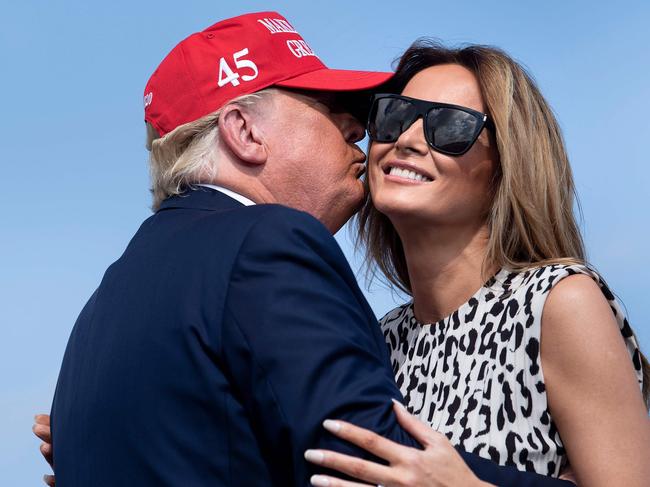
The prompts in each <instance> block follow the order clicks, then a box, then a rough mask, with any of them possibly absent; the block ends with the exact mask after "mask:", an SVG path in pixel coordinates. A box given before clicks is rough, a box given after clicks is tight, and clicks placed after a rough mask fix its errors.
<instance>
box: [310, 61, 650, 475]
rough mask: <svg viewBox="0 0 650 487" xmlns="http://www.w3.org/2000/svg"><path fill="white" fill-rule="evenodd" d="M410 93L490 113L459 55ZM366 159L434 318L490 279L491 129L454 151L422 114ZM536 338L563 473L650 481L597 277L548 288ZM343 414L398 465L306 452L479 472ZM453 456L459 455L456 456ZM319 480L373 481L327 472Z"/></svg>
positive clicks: (622, 354) (353, 464) (397, 468)
mask: <svg viewBox="0 0 650 487" xmlns="http://www.w3.org/2000/svg"><path fill="white" fill-rule="evenodd" d="M403 94H404V95H406V96H410V97H413V98H419V99H423V100H428V101H438V102H445V103H453V104H457V105H463V106H466V107H470V108H473V109H475V110H478V111H480V112H483V113H485V104H484V102H483V100H482V97H481V92H480V89H479V85H478V82H477V80H476V78H475V77H474V75H473V73H471V72H470V71H469V70H467V69H465V68H463V67H461V66H457V65H439V66H435V67H431V68H427V69H425V70H423V71H421V72H420V73H418V74H417V75H415V76H414V77H413V78H412V80H411V81H410V82H409V83H408V85H407V86H406V87H405V89H404V91H403ZM396 161H397V163H398V164H403V165H405V166H409V167H411V168H414V169H416V170H417V171H416V172H420V173H421V174H424V175H427V176H428V177H430V178H431V179H432V180H433V181H430V182H415V183H414V182H412V181H408V180H403V179H401V178H399V177H397V176H390V175H387V174H386V165H387V164H389V163H396ZM368 166H369V176H368V177H369V181H370V190H371V195H372V198H373V202H374V204H375V206H376V207H377V209H378V210H379V211H381V212H382V213H384V214H385V215H387V216H388V218H389V219H390V220H391V222H392V223H393V225H394V226H395V228H396V230H397V232H398V234H399V236H400V238H401V240H402V243H403V245H404V252H405V256H406V262H407V266H408V270H409V277H410V279H411V286H412V291H413V301H414V311H415V315H416V318H417V319H418V320H419V321H421V322H423V323H433V325H429V326H435V323H436V322H437V321H438V320H440V319H442V318H444V317H446V316H448V315H449V314H451V313H452V312H453V311H454V310H455V309H457V308H458V307H459V306H460V305H461V304H463V303H465V302H466V301H467V300H468V299H469V298H470V297H471V296H472V295H473V294H474V293H475V292H476V291H477V290H478V289H479V288H480V287H481V286H482V285H483V283H484V278H483V277H484V275H483V274H482V273H481V264H482V262H483V258H484V257H485V255H486V243H487V238H488V227H487V223H486V218H485V217H486V214H487V211H488V209H489V208H490V203H491V200H492V181H493V179H494V176H495V171H496V170H497V167H498V159H497V153H496V150H495V149H494V146H493V143H492V142H491V138H490V137H489V134H488V132H487V130H483V132H482V133H481V136H480V137H479V139H478V140H477V142H476V143H475V144H474V146H473V147H472V148H471V149H470V150H469V151H468V152H467V153H466V154H464V155H462V156H458V157H451V156H446V155H444V154H440V153H437V152H435V151H434V150H433V149H431V148H430V147H429V146H428V145H427V142H426V140H425V138H424V134H423V131H422V121H421V120H418V121H417V122H415V123H414V124H413V125H412V126H411V127H410V128H409V129H408V130H406V131H405V132H404V133H403V134H402V135H401V136H400V138H399V139H398V140H397V141H396V142H394V143H381V144H380V143H373V146H372V148H371V150H370V153H369V162H368ZM496 270H497V269H491V270H490V272H491V273H494V272H496ZM576 303H580V305H579V306H576ZM540 341H541V362H542V367H543V370H544V376H545V384H546V390H547V397H548V403H549V409H550V412H551V415H552V416H553V419H554V421H555V423H556V425H557V427H558V430H559V432H560V435H561V437H562V439H563V442H564V445H565V447H566V449H567V454H568V457H569V459H570V462H571V466H572V469H573V473H572V472H566V473H565V475H563V478H565V479H567V480H574V479H575V481H577V483H578V484H579V485H581V486H583V485H584V486H588V487H592V486H601V485H602V486H610V485H626V486H642V485H647V479H648V478H650V462H648V461H647V452H648V451H650V421H649V420H648V416H647V411H646V409H645V406H644V404H643V399H642V396H641V393H640V390H639V386H638V384H637V382H636V377H635V374H634V371H633V368H632V363H631V360H630V356H629V354H628V353H627V350H626V348H625V344H624V342H623V339H622V337H621V334H620V331H619V329H618V325H617V324H616V321H615V319H614V316H613V315H612V311H611V309H610V307H609V304H608V303H607V300H606V299H605V297H604V296H603V293H602V292H601V291H600V289H599V288H598V285H597V284H596V283H595V282H594V281H593V280H592V279H591V278H589V277H588V276H580V275H576V276H570V277H567V278H565V279H563V280H562V281H561V282H560V283H558V284H557V285H556V286H555V287H554V288H553V289H552V290H551V291H550V293H549V296H548V298H547V301H546V304H545V307H544V311H543V315H542V333H541V337H540ZM339 423H341V424H343V428H339V429H338V431H337V432H335V434H337V435H338V436H341V437H345V438H346V439H348V440H349V441H352V442H353V443H355V444H357V445H359V446H361V447H364V448H365V449H367V450H369V451H374V449H375V448H376V447H377V445H376V443H381V451H380V452H375V453H377V454H378V455H379V456H380V457H382V458H384V459H386V460H389V462H390V466H388V467H385V466H383V465H378V464H374V463H371V462H363V461H361V460H359V459H356V458H353V457H347V456H344V455H339V454H336V453H335V452H330V451H321V450H316V451H313V452H310V453H309V454H308V455H307V458H308V459H310V461H316V460H318V461H317V462H316V463H319V464H321V465H324V466H327V467H330V468H334V469H335V470H339V471H342V472H346V473H348V474H352V475H356V477H357V478H360V479H362V480H364V481H366V482H369V483H371V484H377V483H380V484H382V485H384V486H385V487H388V486H406V485H472V483H476V478H475V477H474V476H473V474H471V472H469V473H468V472H463V471H462V470H454V471H453V474H449V475H445V473H441V472H442V470H441V469H440V467H439V466H440V465H441V464H442V463H440V461H439V459H433V458H432V457H427V456H426V455H423V456H420V457H419V461H418V462H416V463H413V457H414V453H413V452H412V451H411V449H409V448H406V447H404V446H402V445H398V444H396V443H391V442H388V440H385V439H380V438H377V437H376V436H372V435H373V434H372V433H371V432H368V431H366V430H362V429H360V428H353V427H352V426H348V425H347V424H344V423H342V422H339ZM329 424H330V423H328V425H329ZM328 429H330V428H328ZM330 431H332V430H331V429H330ZM342 431H345V435H343V434H341V432H342ZM430 438H432V439H431V440H430V441H434V440H433V438H436V439H435V441H436V442H437V443H436V444H437V446H436V448H435V449H436V450H439V451H449V445H448V441H447V440H446V438H445V437H444V436H443V435H440V434H438V436H437V437H435V435H432V436H430ZM389 443H390V444H389ZM443 445H444V446H443ZM425 451H426V450H425ZM446 461H447V462H450V463H452V464H453V462H454V459H453V455H449V456H448V457H447V459H446ZM463 474H465V475H464V476H462V477H458V476H456V475H463ZM574 474H575V477H573V475H574ZM405 478H406V479H408V482H405V481H404V479H405ZM461 479H462V480H461ZM312 484H313V485H328V486H331V487H351V486H359V485H368V484H366V483H350V482H344V481H341V480H339V479H336V478H334V477H324V476H319V477H318V478H316V479H313V481H312Z"/></svg>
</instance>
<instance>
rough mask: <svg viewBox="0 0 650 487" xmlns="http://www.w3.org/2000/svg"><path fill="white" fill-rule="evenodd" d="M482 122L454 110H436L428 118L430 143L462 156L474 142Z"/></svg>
mask: <svg viewBox="0 0 650 487" xmlns="http://www.w3.org/2000/svg"><path fill="white" fill-rule="evenodd" d="M479 123H480V120H479V119H478V118H476V117H475V116H474V115H472V114H470V113H467V112H464V111H462V110H457V109H454V108H434V109H432V110H430V111H429V114H428V116H427V128H428V131H429V132H428V134H427V136H428V137H429V141H430V142H431V143H432V145H433V146H434V147H435V148H437V149H439V150H442V151H445V152H448V153H450V154H461V153H463V152H464V151H466V150H467V149H468V148H469V147H470V146H471V145H472V142H473V141H474V138H475V134H476V129H477V126H478V124H479Z"/></svg>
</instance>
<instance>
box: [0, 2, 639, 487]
mask: <svg viewBox="0 0 650 487" xmlns="http://www.w3.org/2000/svg"><path fill="white" fill-rule="evenodd" d="M649 5H650V4H648V3H647V2H642V1H638V2H625V1H623V2H617V3H616V5H614V3H613V2H580V1H576V2H564V1H556V0H552V1H546V2H521V1H518V2H512V1H501V2H479V1H475V2H470V1H454V2H448V1H445V2H439V1H435V0H427V1H412V2H398V3H395V2H381V1H366V0H355V1H354V2H352V1H345V2H343V1H328V2H322V3H321V4H319V5H316V3H315V2H304V1H303V2H297V1H284V2H274V3H267V2H253V1H248V2H247V1H238V2H232V3H225V2H216V1H213V2H208V1H198V0H186V1H185V2H184V3H183V4H181V3H180V2H169V1H167V0H159V1H157V2H150V1H138V2H126V1H122V0H115V1H113V2H81V1H77V0H70V1H67V2H62V1H56V0H50V1H33V0H31V1H30V0H27V1H24V2H11V3H7V5H5V6H3V22H2V24H3V25H2V29H0V63H1V65H2V76H0V101H1V106H2V115H3V116H2V117H0V142H1V144H0V147H1V148H2V149H1V150H2V156H1V157H0V161H1V162H0V164H1V165H2V174H3V179H2V180H3V181H4V183H3V184H2V186H3V187H2V190H1V191H0V212H1V213H0V222H1V224H2V238H1V239H0V272H1V273H0V276H1V277H0V316H1V317H2V318H1V319H0V324H1V326H2V336H3V339H2V341H1V342H0V379H1V384H2V392H1V394H0V438H1V440H0V472H2V473H3V475H2V482H3V484H5V485H12V486H23V485H38V484H39V482H40V476H41V474H42V473H44V472H45V471H46V468H45V464H44V462H43V461H41V459H40V458H39V455H38V451H37V446H38V442H37V441H36V440H35V439H33V438H32V436H31V432H30V426H31V423H32V415H33V414H34V413H35V412H38V411H48V410H49V406H50V402H51V397H52V393H53V390H54V386H55V383H56V377H57V373H58V369H59V365H60V361H61V358H62V355H63V351H64V347H65V344H66V341H67V338H68V334H69V332H70V329H71V327H72V325H73V323H74V320H75V319H76V316H77V314H78V312H79V310H80V309H81V307H82V306H83V304H84V303H85V301H86V299H87V298H88V296H89V295H90V294H91V293H92V291H93V290H94V288H95V287H96V286H97V284H98V283H99V281H100V279H101V276H102V274H103V272H104V270H105V268H106V267H107V266H108V265H109V264H110V263H111V262H112V261H113V260H115V259H116V258H117V257H118V256H119V255H120V253H121V252H122V250H123V249H124V247H125V245H126V244H127V242H128V241H129V239H130V237H131V235H132V234H133V233H134V232H135V231H136V230H137V228H138V226H139V224H140V222H141V221H142V220H143V219H144V218H146V217H147V216H148V215H149V213H150V211H149V204H150V198H149V193H148V191H147V188H148V180H147V168H146V151H145V149H144V144H143V141H144V124H143V122H142V92H143V88H144V85H145V82H146V81H147V79H148V77H149V75H150V74H151V72H152V71H153V70H154V69H155V67H156V66H157V65H158V63H159V62H160V60H161V59H162V58H163V57H164V56H165V54H166V53H167V52H168V51H169V50H170V49H171V48H172V47H173V46H174V45H175V44H176V43H177V42H178V41H179V40H181V39H182V38H184V37H185V36H187V35H189V34H190V33H192V32H195V31H197V30H201V29H202V28H204V27H206V26H208V25H210V24H212V23H214V22H216V21H217V20H220V19H223V18H227V17H231V16H234V15H238V14H241V13H246V12H254V11H261V10H277V11H279V12H281V13H283V14H284V15H285V16H286V17H287V18H288V19H289V20H290V21H291V22H292V23H293V25H294V26H295V27H296V28H297V29H298V30H299V31H300V32H301V34H302V35H303V36H304V37H305V39H306V40H307V41H308V42H309V44H310V45H311V47H312V48H313V49H314V50H315V51H316V53H317V54H319V56H320V57H321V59H322V60H324V61H325V63H326V64H328V65H329V66H331V67H337V68H350V69H353V68H358V69H374V70H387V69H389V68H390V66H391V61H392V60H393V59H394V58H395V57H397V56H398V55H399V54H400V53H401V52H402V51H403V50H404V49H405V48H406V47H408V45H409V44H410V43H411V42H412V41H413V40H414V39H415V38H417V37H419V36H435V37H437V38H439V39H441V40H443V41H445V42H447V43H450V44H457V43H461V42H475V43H483V44H493V45H496V46H499V47H501V48H503V49H505V50H506V51H507V52H509V53H510V54H511V55H512V56H514V57H515V58H516V59H518V60H519V61H521V62H522V63H523V64H525V65H526V66H527V67H528V68H529V70H530V71H531V72H532V74H533V75H534V77H535V78H536V80H537V81H538V83H539V85H540V87H541V89H542V92H543V93H544V94H545V96H546V97H547V99H548V100H549V102H550V104H551V105H552V107H553V108H554V110H555V112H556V114H557V117H558V119H559V121H560V124H561V126H562V128H563V130H564V135H565V138H566V141H567V146H568V149H569V154H570V158H571V161H572V165H573V169H574V173H575V178H576V182H577V187H578V192H579V196H580V201H581V204H582V208H583V213H584V222H583V225H582V229H583V233H584V236H585V240H586V243H587V248H588V254H589V259H590V260H591V262H592V263H593V264H594V265H595V266H596V267H597V268H598V269H599V270H600V271H601V273H602V274H603V275H604V276H605V278H606V280H607V281H608V282H609V284H610V286H611V287H612V289H613V290H614V291H615V292H616V293H617V294H618V296H619V297H620V298H621V299H622V301H623V303H624V304H625V306H626V307H627V310H628V313H629V316H630V321H631V323H632V326H633V327H634V328H635V329H636V331H637V333H638V336H639V338H640V341H641V344H642V347H643V348H644V349H645V350H646V352H650V323H648V322H649V320H650V299H648V291H647V287H648V284H647V279H648V277H647V276H648V273H649V272H648V271H650V266H649V264H648V259H647V248H648V239H649V237H650V230H649V225H648V224H649V223H650V218H649V217H648V211H649V210H650V198H649V196H650V183H649V180H650V160H649V158H648V144H649V142H650V63H649V61H650V57H649V55H648V46H649V45H650V34H649V29H648V24H649V21H650V6H649ZM337 239H338V240H339V242H340V243H341V246H342V247H343V249H344V251H345V252H346V254H347V255H348V256H349V257H350V260H351V262H352V265H353V267H354V268H358V266H359V262H360V260H359V259H358V258H357V257H355V256H354V254H353V251H352V246H351V244H350V239H349V234H348V233H347V232H346V231H342V232H339V234H338V235H337ZM644 249H646V250H644ZM368 296H369V299H370V302H371V304H372V305H373V307H374V309H375V311H376V313H377V314H379V315H381V314H382V313H384V312H385V311H387V310H388V309H390V308H391V307H393V306H394V305H395V304H396V303H399V302H401V299H402V298H400V297H399V296H398V295H394V294H393V293H391V292H390V290H387V289H385V288H382V287H381V286H377V285H375V286H372V288H371V291H369V293H368Z"/></svg>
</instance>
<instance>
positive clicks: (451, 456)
mask: <svg viewBox="0 0 650 487" xmlns="http://www.w3.org/2000/svg"><path fill="white" fill-rule="evenodd" d="M394 403H395V405H394V410H395V414H396V416H397V420H398V422H399V424H400V425H402V427H403V428H404V429H405V430H406V431H408V432H409V433H410V434H411V435H412V436H413V438H415V439H416V440H417V441H418V442H420V444H421V445H422V446H423V447H424V450H419V449H416V448H411V447H407V446H403V445H400V444H398V443H395V442H392V441H390V440H387V439H386V438H384V437H382V436H380V435H377V434H375V433H373V432H372V431H369V430H366V429H364V428H359V427H357V426H354V425H352V424H350V423H347V422H345V421H332V420H327V421H325V422H324V423H323V426H324V427H325V428H326V429H327V430H328V431H330V432H331V433H332V434H334V435H336V436H338V437H339V438H343V439H344V440H347V441H349V442H350V443H354V444H355V445H357V446H359V447H361V448H363V449H364V450H367V451H369V452H370V453H373V454H374V455H376V456H378V457H379V458H383V459H384V460H387V461H388V462H389V466H385V465H380V464H378V463H374V462H370V461H367V460H361V459H359V458H356V457H351V456H348V455H343V454H340V453H336V452H333V451H329V450H307V451H306V452H305V458H306V459H307V460H308V461H310V462H312V463H316V464H318V465H321V466H323V467H327V468H331V469H334V470H338V471H339V472H343V473H346V474H348V475H350V476H352V477H355V478H357V479H360V480H363V481H365V482H369V483H370V485H381V486H384V487H407V486H408V487H425V486H426V487H433V486H457V485H463V486H486V485H490V484H486V483H485V482H482V481H481V480H479V478H478V477H476V476H475V475H474V473H473V472H472V471H471V470H470V469H469V467H468V466H467V465H466V464H465V462H464V461H463V459H462V458H461V456H460V455H459V454H458V452H457V451H456V449H455V448H454V447H453V446H452V445H451V443H449V440H448V439H447V437H446V436H444V435H443V434H441V433H438V432H437V431H434V430H433V429H431V428H430V427H429V426H427V425H425V424H424V423H422V422H421V421H420V420H418V419H417V418H415V417H414V416H411V415H410V414H409V413H408V412H407V411H406V408H404V406H402V405H401V404H400V403H398V402H397V401H394ZM311 484H312V485H315V486H318V487H321V486H323V487H361V486H367V485H368V484H366V483H359V482H350V481H346V480H341V479H338V478H335V477H329V476H325V475H314V476H313V477H312V478H311Z"/></svg>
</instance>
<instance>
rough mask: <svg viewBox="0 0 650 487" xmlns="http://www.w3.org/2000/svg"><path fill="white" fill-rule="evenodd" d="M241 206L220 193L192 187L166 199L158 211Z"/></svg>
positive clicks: (219, 208)
mask: <svg viewBox="0 0 650 487" xmlns="http://www.w3.org/2000/svg"><path fill="white" fill-rule="evenodd" d="M240 206H244V205H242V204H241V203H240V202H239V201H237V200H235V199H234V198H231V197H230V196H226V195H225V194H223V193H221V192H220V191H217V190H214V189H211V188H206V187H204V186H194V187H193V188H192V189H190V190H187V191H185V192H184V193H182V194H180V195H177V196H172V197H170V198H167V199H166V200H165V201H163V202H162V203H161V204H160V208H159V209H158V211H163V210H171V209H174V208H185V209H194V210H230V209H234V208H238V207H240Z"/></svg>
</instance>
